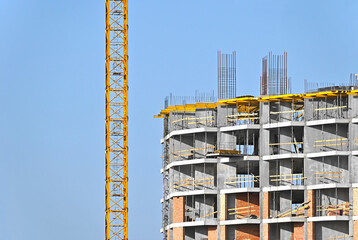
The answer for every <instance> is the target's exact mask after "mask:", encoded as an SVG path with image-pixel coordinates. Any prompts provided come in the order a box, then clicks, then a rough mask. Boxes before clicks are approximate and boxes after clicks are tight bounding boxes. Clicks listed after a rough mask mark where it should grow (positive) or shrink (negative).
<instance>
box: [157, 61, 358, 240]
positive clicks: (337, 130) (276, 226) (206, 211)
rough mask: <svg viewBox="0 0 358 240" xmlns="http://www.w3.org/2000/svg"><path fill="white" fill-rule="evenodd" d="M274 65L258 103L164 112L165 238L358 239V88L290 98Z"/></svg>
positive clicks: (236, 101) (246, 100)
mask: <svg viewBox="0 0 358 240" xmlns="http://www.w3.org/2000/svg"><path fill="white" fill-rule="evenodd" d="M285 58H286V55H284V58H283V59H280V60H279V61H281V62H282V63H283V66H284V65H285V61H286V60H285ZM269 62H270V61H269ZM268 65H269V63H268V62H267V59H266V60H265V59H264V61H263V66H266V68H265V67H263V68H265V69H263V76H262V78H261V93H262V96H260V97H253V96H243V97H234V98H231V99H222V100H220V99H219V100H218V101H216V102H211V103H205V102H196V103H193V104H183V105H172V104H168V103H167V104H166V106H165V109H164V110H162V111H161V112H160V114H158V115H157V116H156V117H161V118H163V120H164V135H163V139H162V140H161V143H162V146H163V156H162V160H163V168H162V170H161V172H162V174H163V198H162V206H163V208H162V211H163V220H162V221H163V227H162V229H161V230H162V233H163V239H166V240H191V239H202V240H204V239H208V240H214V239H215V240H216V239H220V240H224V239H228V240H235V239H252V240H256V239H257V240H258V239H273V240H276V239H284V240H286V239H296V240H303V239H308V240H313V239H358V174H357V170H358V90H355V88H353V87H352V88H350V89H348V90H347V89H345V90H342V89H340V88H336V89H329V90H325V89H317V91H314V92H306V93H304V94H290V93H288V90H289V89H288V86H289V84H288V80H287V77H286V76H287V71H286V73H285V70H284V71H283V72H281V70H280V69H276V70H275V68H270V67H269V66H268ZM274 65H275V64H274ZM285 68H286V67H284V69H285ZM219 69H220V66H219ZM272 69H273V71H274V72H275V71H276V73H274V72H271V71H272ZM265 74H266V75H265ZM277 74H278V75H280V74H283V77H277ZM285 75H286V76H285ZM270 76H271V77H270ZM272 76H273V78H276V79H277V81H278V82H277V81H276V84H278V86H277V85H273V86H272V85H271V84H270V81H272ZM270 78H271V79H270ZM284 78H285V79H286V80H283V81H282V79H284ZM235 81H236V79H235ZM270 92H271V94H272V95H271V94H270ZM282 93H283V94H282ZM221 94H222V95H221V96H224V97H225V92H224V93H223V92H221ZM230 94H231V92H230ZM224 97H223V98H224Z"/></svg>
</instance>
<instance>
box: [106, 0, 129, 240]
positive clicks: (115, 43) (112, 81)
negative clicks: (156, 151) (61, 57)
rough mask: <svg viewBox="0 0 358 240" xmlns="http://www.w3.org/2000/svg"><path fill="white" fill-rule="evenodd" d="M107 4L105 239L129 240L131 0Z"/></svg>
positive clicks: (114, 1)
mask: <svg viewBox="0 0 358 240" xmlns="http://www.w3.org/2000/svg"><path fill="white" fill-rule="evenodd" d="M105 3H106V86H105V88H106V89H105V91H106V93H105V96H106V117H105V122H106V143H105V147H106V149H105V164H106V166H105V240H109V239H111V240H122V239H128V0H105Z"/></svg>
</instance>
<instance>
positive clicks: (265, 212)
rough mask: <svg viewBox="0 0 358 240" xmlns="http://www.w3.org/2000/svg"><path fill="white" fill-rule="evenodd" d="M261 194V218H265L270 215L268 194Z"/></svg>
mask: <svg viewBox="0 0 358 240" xmlns="http://www.w3.org/2000/svg"><path fill="white" fill-rule="evenodd" d="M262 195H263V196H262V218H264V219H267V218H269V217H270V195H269V193H268V192H263V194H262Z"/></svg>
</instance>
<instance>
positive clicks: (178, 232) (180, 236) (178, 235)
mask: <svg viewBox="0 0 358 240" xmlns="http://www.w3.org/2000/svg"><path fill="white" fill-rule="evenodd" d="M173 240H185V233H184V228H183V227H178V228H173Z"/></svg>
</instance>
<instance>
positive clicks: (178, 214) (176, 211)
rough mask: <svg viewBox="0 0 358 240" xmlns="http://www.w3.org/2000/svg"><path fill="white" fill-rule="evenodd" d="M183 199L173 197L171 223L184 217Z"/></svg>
mask: <svg viewBox="0 0 358 240" xmlns="http://www.w3.org/2000/svg"><path fill="white" fill-rule="evenodd" d="M184 210H185V199H184V197H174V198H173V223H179V222H184V217H185V211H184Z"/></svg>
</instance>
